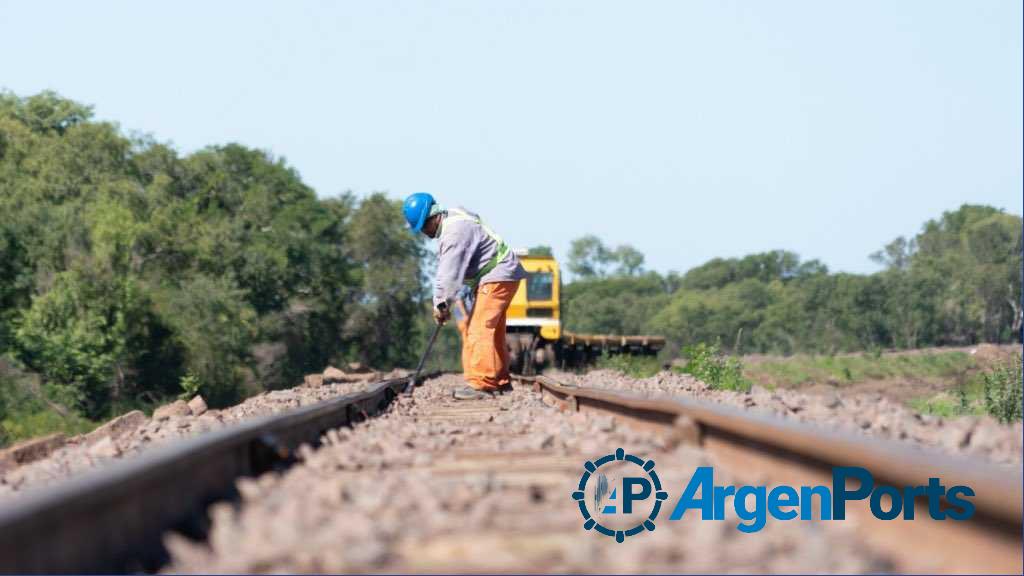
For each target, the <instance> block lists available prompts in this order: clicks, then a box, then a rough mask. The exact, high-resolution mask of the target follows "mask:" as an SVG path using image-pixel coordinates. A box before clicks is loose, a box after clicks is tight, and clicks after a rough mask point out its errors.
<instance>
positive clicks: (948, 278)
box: [564, 205, 1021, 354]
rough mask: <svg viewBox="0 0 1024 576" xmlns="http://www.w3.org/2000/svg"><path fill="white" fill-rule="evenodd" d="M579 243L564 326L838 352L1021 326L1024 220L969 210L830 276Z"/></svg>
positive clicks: (680, 341)
mask: <svg viewBox="0 0 1024 576" xmlns="http://www.w3.org/2000/svg"><path fill="white" fill-rule="evenodd" d="M637 256H638V253H637V252H636V251H634V250H632V249H630V248H629V247H628V246H627V247H619V248H616V249H614V250H613V249H609V248H607V247H605V246H604V245H603V244H602V243H601V241H600V240H599V239H597V238H594V237H584V238H581V239H578V240H576V241H575V242H574V243H573V245H572V248H571V250H570V255H569V261H568V268H569V270H570V271H572V272H573V273H574V276H575V280H574V281H573V282H571V283H569V284H568V285H566V286H565V290H564V298H565V301H564V306H565V318H566V323H567V327H568V328H569V329H570V330H576V331H580V332H609V333H649V334H663V335H665V336H667V337H668V338H669V339H670V340H671V341H672V342H673V343H674V346H673V347H671V349H672V350H678V347H679V346H681V345H687V344H695V343H700V342H711V343H719V344H720V345H721V347H722V348H723V349H725V350H729V351H735V352H766V353H769V352H770V353H784V354H789V353H794V352H815V353H833V352H840V351H855V350H869V349H879V348H915V347H923V346H945V345H966V344H974V343H977V342H1010V341H1013V340H1015V339H1018V338H1019V334H1020V330H1021V306H1020V303H1021V218H1020V217H1019V216H1016V215H1012V214H1006V213H1004V212H1002V211H1000V210H997V209H995V208H991V207H987V206H975V205H963V206H961V207H960V208H959V209H957V210H955V211H951V212H946V213H944V214H942V215H941V216H940V217H939V218H938V219H935V220H930V221H928V222H927V223H925V224H924V226H923V227H922V229H921V232H920V233H918V234H917V235H916V236H915V237H913V238H911V239H906V238H898V239H896V240H894V241H893V242H891V243H890V244H888V245H887V246H885V247H884V248H883V249H882V250H880V251H878V252H877V253H875V254H873V255H872V258H873V259H875V260H876V261H877V262H879V263H881V264H883V265H884V266H885V269H884V270H883V271H882V272H878V273H876V274H868V275H861V274H846V273H829V271H828V269H827V267H826V266H825V265H824V264H822V263H821V262H819V261H817V260H809V261H801V260H800V258H799V257H798V256H797V255H796V254H794V253H792V252H786V251H773V252H766V253H762V254H753V255H750V256H746V257H744V258H716V259H714V260H711V261H709V262H707V263H705V264H703V265H701V266H698V267H696V268H693V269H692V270H689V271H688V272H686V273H685V274H678V273H674V272H673V273H669V274H667V275H661V274H657V273H655V272H643V257H642V255H639V260H638V258H637Z"/></svg>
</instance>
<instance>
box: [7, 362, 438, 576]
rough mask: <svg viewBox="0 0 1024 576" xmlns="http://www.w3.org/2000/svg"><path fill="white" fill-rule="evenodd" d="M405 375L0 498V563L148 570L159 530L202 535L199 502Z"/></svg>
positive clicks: (343, 421) (48, 568) (383, 401)
mask: <svg viewBox="0 0 1024 576" xmlns="http://www.w3.org/2000/svg"><path fill="white" fill-rule="evenodd" d="M436 375H437V373H433V374H427V375H423V376H421V377H419V378H418V380H417V382H418V383H422V382H423V381H424V380H426V379H428V378H432V377H434V376H436ZM408 383H409V378H408V377H405V378H396V379H393V380H386V381H383V382H379V383H377V384H374V385H372V386H371V387H370V388H368V389H367V390H365V391H363V392H358V393H353V394H346V395H343V396H339V397H337V398H332V399H330V400H325V401H322V402H318V403H316V404H313V405H310V406H305V407H302V408H297V409H295V410H291V411H288V412H285V413H283V414H278V415H273V416H265V417H261V418H255V419H253V420H249V421H246V422H243V423H241V424H238V425H234V426H230V427H227V428H224V429H221V430H217V431H214V432H210V433H207V434H203V435H201V436H198V437H195V438H191V439H188V440H182V441H179V442H175V443H173V444H170V445H168V446H167V447H164V448H156V449H154V450H152V451H151V452H147V453H145V454H142V455H140V456H138V457H137V458H132V459H129V460H125V461H123V462H117V463H114V464H112V465H111V466H109V467H107V468H104V469H102V470H96V471H92V472H89V473H86V474H84V475H82V476H80V477H77V478H72V479H71V480H68V481H67V482H64V483H61V484H58V485H56V486H54V487H52V488H43V489H40V490H38V491H34V492H29V493H26V494H25V495H23V496H19V497H18V498H17V499H16V500H14V501H13V502H11V503H9V504H5V505H3V506H2V507H0V572H2V573H20V574H24V573H78V574H81V573H113V572H137V571H143V570H155V569H157V568H159V567H160V566H161V565H162V564H163V563H164V562H166V560H167V551H166V550H165V549H164V546H163V542H162V536H163V534H164V532H166V531H167V530H178V531H181V532H183V533H185V534H189V535H193V536H196V537H199V536H202V535H203V533H204V532H205V529H206V523H207V519H206V508H207V506H209V505H210V504H211V503H213V502H215V501H217V500H221V499H225V498H232V497H234V496H235V495H236V490H235V480H236V479H237V478H239V477H241V476H254V475H258V474H261V473H263V472H266V471H269V470H273V469H275V468H278V467H282V466H285V465H287V464H289V463H290V462H291V461H292V460H293V457H292V451H293V450H294V449H296V448H297V447H298V446H299V445H301V444H302V443H309V444H313V445H315V444H317V443H318V442H319V439H320V437H321V436H322V435H323V433H324V432H326V431H328V430H331V429H333V428H338V427H341V426H345V425H350V424H353V423H355V422H359V421H362V420H363V419H365V418H367V417H371V416H374V415H377V414H379V413H380V412H381V411H383V410H384V409H385V408H387V406H388V405H389V404H390V403H391V401H392V400H393V399H394V398H395V397H396V396H397V395H398V394H400V393H401V392H403V390H404V389H405V387H406V386H407V385H408Z"/></svg>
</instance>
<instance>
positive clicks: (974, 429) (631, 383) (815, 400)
mask: <svg viewBox="0 0 1024 576" xmlns="http://www.w3.org/2000/svg"><path fill="white" fill-rule="evenodd" d="M553 376H554V377H555V378H556V379H558V380H561V381H566V382H570V383H573V384H576V385H578V386H593V387H597V388H607V389H613V390H623V391H628V392H633V393H640V394H651V395H656V394H668V395H681V396H685V397H692V398H697V399H700V400H706V401H711V402H718V403H722V404H728V405H730V406H735V407H738V408H743V409H747V410H758V411H762V412H767V413H770V414H773V415H777V416H782V417H785V418H791V419H794V420H799V421H801V422H808V423H813V424H816V425H820V426H823V427H826V428H834V427H839V428H842V429H845V430H852V431H857V432H860V433H864V434H870V435H874V436H879V437H882V438H891V439H895V440H903V441H908V442H913V443H916V444H919V445H922V446H925V447H929V448H934V449H939V450H943V451H946V452H949V453H953V454H969V455H974V456H980V457H984V458H987V459H989V460H992V461H994V462H997V463H1004V464H1016V463H1020V462H1021V461H1022V452H1024V427H1022V424H1021V423H1020V422H1017V423H1015V424H1012V425H1003V424H1000V423H999V422H997V421H996V420H995V419H993V418H991V417H988V416H984V417H977V416H961V417H957V418H948V419H945V418H939V417H936V416H930V415H923V414H919V413H916V412H914V411H913V410H910V409H909V408H906V407H905V406H903V405H902V404H901V403H899V402H894V401H892V400H890V399H888V398H886V397H885V396H883V395H882V394H877V393H876V394H861V393H855V394H846V393H844V392H843V391H841V390H838V391H829V392H828V393H818V392H815V393H805V392H801V391H799V390H786V389H777V390H767V389H765V388H762V387H760V386H754V388H753V389H752V390H751V391H750V392H749V393H743V392H733V391H726V390H712V389H710V388H709V387H708V386H707V385H706V384H705V383H703V382H701V381H699V380H697V379H695V378H693V377H692V376H688V375H685V374H678V373H675V372H668V371H664V372H660V373H658V374H656V375H654V376H652V377H650V378H644V379H634V378H630V377H628V376H624V375H623V374H622V373H620V372H616V371H613V370H594V371H591V372H589V373H587V374H583V375H577V374H568V373H557V374H553Z"/></svg>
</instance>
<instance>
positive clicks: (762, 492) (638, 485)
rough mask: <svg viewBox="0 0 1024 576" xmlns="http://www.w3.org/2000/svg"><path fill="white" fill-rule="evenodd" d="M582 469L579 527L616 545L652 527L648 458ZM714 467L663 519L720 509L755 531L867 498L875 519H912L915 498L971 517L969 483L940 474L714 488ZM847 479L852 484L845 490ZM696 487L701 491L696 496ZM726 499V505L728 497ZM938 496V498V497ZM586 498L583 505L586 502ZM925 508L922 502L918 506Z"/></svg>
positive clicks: (830, 515)
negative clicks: (917, 481)
mask: <svg viewBox="0 0 1024 576" xmlns="http://www.w3.org/2000/svg"><path fill="white" fill-rule="evenodd" d="M583 468H584V470H583V474H582V476H580V481H579V485H578V486H577V488H576V490H574V491H573V493H572V498H573V500H575V501H576V502H577V504H578V506H579V509H580V514H582V516H583V520H584V524H583V527H584V528H585V529H587V530H595V531H597V532H599V533H601V534H604V535H605V536H612V537H614V538H615V541H616V542H622V541H624V540H625V538H626V537H627V536H634V535H637V534H640V533H642V532H644V531H645V530H646V531H653V530H654V521H655V519H656V518H657V517H658V513H659V512H660V511H661V506H662V503H663V502H665V501H666V500H668V492H666V491H664V490H662V485H661V479H660V478H659V477H658V473H657V472H655V470H654V461H653V460H647V461H645V460H643V459H642V458H639V457H637V456H634V455H632V454H626V452H625V451H624V450H623V449H622V448H619V449H617V450H616V451H615V452H613V453H611V454H608V455H606V456H603V457H601V458H598V459H597V460H594V461H592V462H586V463H585V464H584V465H583ZM714 474H715V472H714V468H712V467H710V466H701V467H699V468H697V469H696V470H695V471H694V473H693V475H692V476H691V477H690V480H689V482H688V483H687V484H686V486H685V487H684V488H683V489H682V490H681V491H680V493H679V498H678V499H677V500H676V503H675V506H674V507H673V509H672V514H671V515H670V516H669V521H673V520H681V519H682V518H683V517H684V515H685V514H686V512H687V511H688V510H699V511H700V515H701V520H710V521H714V520H724V519H725V514H726V510H727V509H728V508H729V507H730V504H731V507H732V508H733V513H734V514H735V516H736V517H737V518H739V520H740V523H739V524H738V525H737V526H736V528H737V529H738V530H739V531H740V532H744V533H747V534H751V533H755V532H759V531H760V530H761V529H762V528H764V527H765V525H766V524H767V522H768V519H769V518H771V519H774V520H782V521H786V520H794V519H796V518H799V519H800V520H844V519H846V504H847V502H850V501H855V500H868V504H869V507H870V509H871V513H872V515H874V516H875V517H876V518H878V519H880V520H896V519H898V518H902V519H903V520H913V519H914V518H915V515H917V514H921V515H924V514H925V513H926V512H925V510H923V509H921V510H915V504H916V503H917V501H916V500H915V499H917V498H920V499H922V500H926V501H927V515H928V516H930V517H931V518H932V519H934V520H947V519H949V520H967V519H968V518H970V517H971V516H973V515H974V504H973V503H972V502H971V501H970V500H969V498H971V497H973V496H974V490H972V489H971V488H969V487H967V486H953V487H950V488H948V489H947V488H946V487H945V486H943V485H942V482H941V480H940V479H939V478H929V479H928V484H927V485H926V486H906V487H903V488H897V487H895V486H887V485H884V484H876V483H875V479H874V476H872V475H871V473H870V472H869V471H868V470H867V469H865V468H860V467H857V466H842V467H836V468H833V469H832V486H831V489H830V488H829V487H828V486H799V487H794V486H786V485H779V486H774V487H773V488H772V489H771V490H769V489H768V487H767V486H716V485H715V477H714ZM851 484H856V487H854V488H851V487H850V485H851ZM698 492H699V493H700V495H699V496H698V495H697V494H698ZM730 500H731V502H730ZM943 500H944V501H943ZM588 503H589V505H588ZM922 508H923V507H922Z"/></svg>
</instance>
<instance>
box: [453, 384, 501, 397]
mask: <svg viewBox="0 0 1024 576" xmlns="http://www.w3.org/2000/svg"><path fill="white" fill-rule="evenodd" d="M452 396H453V397H454V398H455V399H456V400H486V399H488V398H493V397H494V392H487V391H485V390H477V389H476V388H473V387H472V386H469V385H466V386H462V387H459V388H456V389H455V392H453V393H452Z"/></svg>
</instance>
